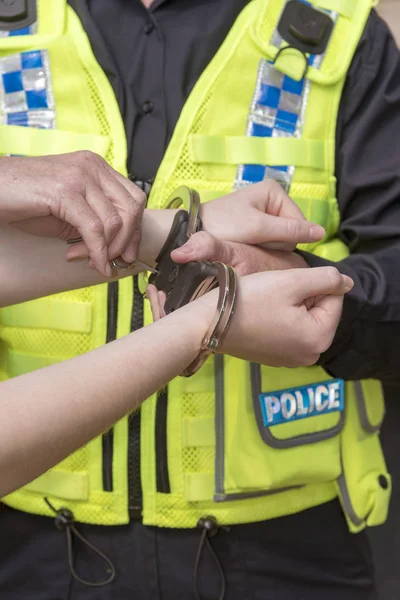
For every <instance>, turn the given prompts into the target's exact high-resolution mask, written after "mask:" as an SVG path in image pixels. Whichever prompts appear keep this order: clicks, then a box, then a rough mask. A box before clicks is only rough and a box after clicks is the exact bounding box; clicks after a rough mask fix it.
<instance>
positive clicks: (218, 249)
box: [171, 231, 309, 275]
mask: <svg viewBox="0 0 400 600" xmlns="http://www.w3.org/2000/svg"><path fill="white" fill-rule="evenodd" d="M171 258H172V259H173V260H174V261H175V262H177V263H180V264H186V263H188V262H192V261H193V262H197V261H200V260H208V261H210V262H214V261H219V262H223V263H225V264H227V265H231V266H232V267H235V269H236V271H237V273H238V274H239V275H249V274H251V273H259V272H261V271H275V270H281V269H297V268H303V267H308V266H309V265H308V264H307V262H306V261H305V260H304V259H303V258H302V257H301V256H300V255H299V254H295V253H294V252H288V251H284V250H268V249H265V248H264V247H263V248H261V247H259V246H250V245H248V244H240V243H237V242H225V241H223V240H220V239H217V238H215V237H213V236H212V235H210V234H209V233H207V232H205V231H199V232H198V233H195V234H194V235H192V237H191V238H190V239H189V241H188V242H186V244H184V245H183V246H181V247H180V248H177V249H176V250H174V251H173V252H171Z"/></svg>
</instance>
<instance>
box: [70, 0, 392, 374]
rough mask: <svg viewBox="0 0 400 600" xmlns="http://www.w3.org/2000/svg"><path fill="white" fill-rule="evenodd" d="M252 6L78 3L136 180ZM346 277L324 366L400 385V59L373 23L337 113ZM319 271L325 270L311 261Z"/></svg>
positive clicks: (234, 2) (176, 1) (238, 0)
mask: <svg viewBox="0 0 400 600" xmlns="http://www.w3.org/2000/svg"><path fill="white" fill-rule="evenodd" d="M249 1H250V0H196V1H195V0H155V2H154V3H153V5H152V6H151V8H150V9H149V10H147V9H146V8H145V7H144V6H143V5H142V3H141V2H140V0H69V3H70V5H71V6H72V7H73V8H74V9H75V10H76V12H77V13H78V15H79V17H80V18H81V20H82V22H83V25H84V27H85V29H86V31H87V34H88V36H89V39H90V41H91V44H92V47H93V51H94V53H95V55H96V57H97V59H98V61H99V63H100V65H101V66H102V67H103V69H104V71H105V72H106V74H107V75H108V77H109V79H110V82H111V84H112V86H113V88H114V91H115V94H116V97H117V100H118V103H119V106H120V108H121V113H122V116H123V119H124V123H125V128H126V134H127V140H128V149H129V159H128V169H129V171H130V173H131V174H132V175H134V176H136V177H137V178H138V179H148V178H153V177H155V175H156V172H157V168H158V166H159V165H160V163H161V160H162V157H163V154H164V152H165V149H166V147H167V144H168V142H169V140H170V138H171V135H172V132H173V129H174V127H175V124H176V122H177V120H178V117H179V114H180V111H181V109H182V107H183V105H184V103H185V100H186V99H187V97H188V95H189V93H190V91H191V90H192V88H193V86H194V84H195V83H196V81H197V79H198V78H199V76H200V74H201V73H202V71H203V70H204V69H205V67H206V66H207V64H208V63H209V62H210V60H211V59H212V57H213V56H214V54H215V53H216V51H217V50H218V48H219V47H220V45H221V43H222V42H223V40H224V38H225V37H226V34H227V33H228V31H229V29H230V28H231V26H232V25H233V23H234V21H235V19H236V17H237V16H238V15H239V13H240V12H241V10H242V9H243V8H244V7H245V6H246V5H247V4H248V2H249ZM336 146H337V151H336V177H337V182H338V187H337V192H338V203H339V210H340V214H341V224H340V228H339V236H340V238H341V239H342V240H343V241H344V242H345V243H346V244H347V245H348V246H349V247H350V250H351V256H350V257H349V258H347V259H345V260H343V261H341V262H340V263H339V264H338V266H339V268H340V270H341V271H342V272H346V273H348V274H349V275H350V276H351V277H352V278H353V279H354V280H355V283H356V285H355V287H354V289H353V291H352V292H351V293H350V294H349V295H348V296H347V297H346V299H345V303H344V309H343V317H342V321H341V323H340V325H339V328H338V331H337V335H336V337H335V340H334V343H333V344H332V346H331V348H330V349H329V351H328V352H326V353H325V354H324V355H323V356H322V357H321V360H320V364H321V365H322V366H324V367H325V368H326V369H327V371H328V372H330V373H331V374H333V375H334V376H336V377H343V378H344V379H359V378H368V377H374V378H377V379H381V380H383V381H397V380H400V369H399V368H398V365H399V364H400V343H399V341H398V340H400V54H399V51H398V50H397V48H396V45H395V42H394V40H393V38H392V36H391V34H390V32H389V30H388V28H387V26H386V24H385V23H384V22H383V21H382V20H381V19H380V18H379V17H378V16H377V14H376V13H375V12H373V13H372V14H371V17H370V19H369V21H368V24H367V26H366V29H365V31H364V34H363V36H362V39H361V41H360V44H359V46H358V49H357V52H356V54H355V57H354V59H353V62H352V65H351V67H350V70H349V73H348V76H347V80H346V84H345V88H344V92H343V96H342V102H341V106H340V110H339V116H338V123H337V139H336ZM306 258H307V260H308V262H309V264H311V265H312V266H316V265H322V264H328V263H327V261H324V260H322V259H320V258H317V257H314V256H312V255H310V254H307V255H306Z"/></svg>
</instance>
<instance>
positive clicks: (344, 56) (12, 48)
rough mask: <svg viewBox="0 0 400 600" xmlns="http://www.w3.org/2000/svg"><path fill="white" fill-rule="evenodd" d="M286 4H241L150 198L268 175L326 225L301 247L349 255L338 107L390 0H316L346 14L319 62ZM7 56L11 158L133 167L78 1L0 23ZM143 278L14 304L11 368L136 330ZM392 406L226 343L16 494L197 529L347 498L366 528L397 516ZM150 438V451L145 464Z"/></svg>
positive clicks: (155, 204) (113, 521)
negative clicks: (250, 359) (375, 8)
mask: <svg viewBox="0 0 400 600" xmlns="http://www.w3.org/2000/svg"><path fill="white" fill-rule="evenodd" d="M285 4H286V2H285V0H253V1H252V2H250V3H249V4H248V5H247V7H246V8H245V9H244V10H243V11H242V12H241V14H240V15H239V17H238V18H237V20H236V22H235V24H234V25H233V27H232V29H231V31H230V33H229V34H228V36H227V38H226V39H225V41H224V43H223V44H222V46H221V48H220V49H219V51H218V52H217V54H216V55H215V57H214V58H213V60H212V61H211V62H210V64H209V65H208V67H207V68H206V69H205V71H204V72H203V74H202V75H201V77H200V78H199V80H198V82H197V84H196V86H195V88H194V89H193V91H192V93H191V94H190V96H189V98H188V100H187V102H186V104H185V106H184V108H183V110H182V113H181V116H180V118H179V121H178V123H177V125H176V128H175V131H174V135H173V137H172V140H171V142H170V144H169V147H168V149H167V151H166V154H165V156H164V159H163V161H162V164H161V166H160V168H159V170H158V173H157V177H156V180H155V182H154V185H153V188H152V192H151V194H150V198H149V202H148V206H149V208H162V207H164V206H165V203H166V200H167V198H168V196H169V194H170V192H171V191H172V190H173V189H174V188H176V187H177V186H180V185H188V186H190V187H193V188H195V189H197V190H198V191H199V192H200V195H201V199H202V201H203V202H204V201H208V200H211V199H213V198H216V197H218V196H220V195H223V194H226V193H229V192H231V191H232V189H237V188H240V187H244V186H246V185H248V184H249V183H252V182H254V181H258V180H260V179H263V178H266V177H272V178H274V179H276V180H277V181H279V182H280V183H281V184H282V185H283V186H284V187H285V188H286V189H287V190H288V191H289V193H290V195H291V197H292V198H293V199H294V200H295V201H296V202H297V203H298V205H299V206H300V208H301V209H302V210H303V212H304V214H305V216H306V217H307V218H308V219H310V220H313V221H316V222H318V223H320V224H322V225H323V226H324V227H325V229H326V232H327V233H326V237H325V238H324V240H323V241H322V242H320V243H317V244H313V245H309V246H305V247H304V248H306V249H307V250H308V251H310V252H313V253H315V254H317V255H319V256H322V257H325V258H327V259H330V260H334V261H338V260H341V259H343V258H344V257H345V256H347V255H348V249H347V248H346V247H345V245H344V244H343V243H342V242H341V241H340V240H339V238H338V237H337V230H338V224H339V211H338V207H337V201H336V191H335V187H336V186H335V177H334V167H335V129H336V121H337V113H338V107H339V102H340V98H341V93H342V88H343V85H344V81H345V78H346V74H347V71H348V68H349V65H350V63H351V60H352V57H353V55H354V52H355V49H356V47H357V44H358V42H359V40H360V37H361V34H362V32H363V30H364V27H365V24H366V21H367V18H368V16H369V13H370V10H371V6H372V5H373V4H376V2H375V1H373V0H357V1H355V0H312V1H311V4H312V6H313V7H314V8H315V9H317V10H320V11H323V12H324V13H325V14H327V15H329V17H330V18H331V19H332V21H333V22H334V26H333V31H332V34H331V38H330V41H329V44H328V47H327V49H326V51H325V53H324V54H323V55H319V56H311V57H308V56H304V55H302V54H301V53H300V52H299V51H297V50H294V49H290V48H289V49H286V50H285V51H283V52H280V54H279V56H277V53H278V50H279V49H280V48H282V47H283V46H285V44H286V43H285V42H284V41H283V40H282V37H281V36H280V34H279V32H278V30H277V24H278V22H279V19H280V16H281V14H282V10H283V9H284V7H285ZM306 61H307V63H308V65H307V63H306ZM307 67H308V68H307ZM0 69H1V70H0V72H1V73H3V75H1V77H3V79H4V75H6V78H5V80H4V81H3V88H4V89H3V104H1V105H0V123H2V124H1V125H0V153H2V154H25V155H45V154H57V153H62V152H68V151H73V150H79V149H89V150H93V151H95V152H98V153H99V154H101V155H102V156H103V157H105V158H106V159H107V160H108V161H109V162H110V164H111V165H112V166H113V167H114V168H116V169H118V170H119V171H120V172H122V173H125V168H126V166H125V165H126V140H125V134H124V127H123V123H122V120H121V116H120V113H119V109H118V105H117V102H116V100H115V97H114V94H113V91H112V89H111V87H110V84H109V82H108V80H107V79H106V76H105V74H104V73H103V71H102V70H101V68H100V66H99V65H98V63H97V62H96V60H95V58H94V56H93V53H92V50H91V47H90V44H89V41H88V39H87V36H86V34H85V32H84V30H83V28H82V25H81V23H80V21H79V19H78V17H77V16H76V14H75V13H74V11H73V10H72V9H71V8H70V7H69V6H67V4H66V2H65V0H51V1H50V0H38V20H37V23H36V25H35V26H32V27H31V28H30V30H29V31H28V32H27V31H26V30H22V31H21V32H13V35H6V34H4V33H3V36H2V37H1V38H0ZM305 70H306V76H305V78H304V77H303V74H304V72H305ZM33 71H34V72H33ZM35 77H36V80H35V81H36V84H35V85H34V86H33V85H32V79H35ZM39 80H40V84H39V83H37V82H38V81H39ZM32 87H33V88H34V90H33V91H32ZM38 90H39V91H38ZM33 92H34V93H33ZM39 92H40V93H39ZM10 94H11V95H10ZM16 94H17V95H16ZM35 94H36V95H35ZM15 106H17V108H15ZM145 283H146V280H145V276H144V275H141V276H139V278H138V279H137V280H136V283H134V282H133V280H132V278H128V279H126V280H123V281H121V282H119V283H118V284H117V283H114V284H110V285H108V286H107V285H106V284H104V285H100V286H97V287H92V288H87V289H84V290H78V291H74V292H68V293H63V294H58V295H55V296H52V297H48V298H43V299H40V300H35V301H33V302H27V303H24V304H20V305H18V306H13V307H9V308H5V309H3V310H2V311H1V313H0V344H1V346H0V350H1V353H0V370H1V377H2V378H3V379H5V378H7V377H13V376H16V375H20V374H22V373H26V372H28V371H32V370H34V369H37V368H40V367H43V366H46V365H49V364H53V363H55V362H58V361H61V360H64V359H68V358H70V357H73V356H75V355H77V354H80V353H83V352H87V351H89V350H91V349H93V348H96V347H98V346H100V345H102V344H104V343H105V342H106V341H107V340H108V339H112V338H113V337H120V336H123V335H126V334H128V333H129V332H130V331H131V328H132V324H139V325H140V321H141V318H140V317H141V310H142V306H143V296H142V292H143V291H144V286H145ZM116 301H117V303H116ZM116 306H117V308H116ZM150 321H151V316H150V310H149V306H148V304H147V302H145V305H144V322H145V323H146V324H147V323H149V322H150ZM111 368H112V366H110V369H111ZM133 369H134V365H133ZM27 393H28V394H29V390H27ZM82 393H83V394H84V386H83V387H82ZM383 416H384V403H383V397H382V392H381V386H380V383H379V382H377V381H373V380H368V381H354V382H346V383H344V382H342V381H341V380H337V379H333V378H332V377H330V376H329V375H328V374H327V373H326V372H325V371H324V369H323V368H321V367H319V366H314V367H310V368H298V369H285V368H281V369H277V368H270V367H263V366H262V367H260V366H259V365H255V364H249V363H246V362H245V361H239V360H237V359H235V358H232V357H229V356H225V357H222V356H217V357H215V358H213V359H210V360H209V361H208V362H207V363H206V365H205V366H204V367H203V368H202V369H201V371H200V372H199V373H198V374H197V375H195V376H194V377H192V378H190V379H184V378H178V379H176V380H174V381H172V382H171V383H170V385H169V386H168V391H167V392H162V393H160V394H158V395H154V396H152V397H151V398H149V399H148V400H147V401H146V402H145V403H144V404H143V406H142V408H141V410H140V413H139V414H136V415H131V416H130V417H129V418H125V419H122V420H121V421H120V422H118V423H117V424H116V425H115V426H114V428H113V429H112V431H111V432H109V433H107V434H105V435H104V436H101V437H99V438H97V439H95V440H93V441H92V442H90V443H89V444H87V445H86V446H85V447H84V448H82V449H81V450H79V451H78V452H76V453H75V454H73V455H72V456H70V457H68V458H67V459H66V460H64V461H63V462H62V463H60V464H59V465H57V466H56V467H54V468H53V469H51V470H50V471H48V472H47V473H45V474H44V475H42V476H41V477H39V478H37V479H36V480H34V481H33V482H31V483H30V484H28V485H27V486H25V487H24V488H22V489H20V490H19V491H17V492H15V493H13V494H11V495H9V496H7V497H6V498H5V499H4V502H5V503H6V504H7V505H9V506H11V507H13V508H15V509H18V510H23V511H26V512H31V513H35V514H41V515H48V516H53V515H52V513H51V511H50V510H49V508H48V506H47V505H46V503H45V501H44V497H47V498H49V499H50V501H51V502H52V504H53V505H54V506H56V507H57V508H58V507H61V506H62V507H68V508H69V509H70V510H72V512H73V513H74V516H75V519H76V520H77V521H82V522H87V523H97V524H103V525H117V524H123V523H126V522H127V521H128V520H129V518H130V514H131V515H132V514H134V512H135V509H136V513H137V509H139V510H140V511H141V512H142V518H143V522H144V523H145V524H148V525H155V526H164V527H195V526H196V524H197V522H198V520H199V519H200V518H201V517H204V516H205V515H213V516H214V517H215V518H216V519H217V521H218V522H219V523H220V524H235V523H246V522H252V521H261V520H265V519H271V518H275V517H279V516H282V515H287V514H291V513H295V512H298V511H301V510H304V509H308V508H310V507H313V506H316V505H319V504H322V503H324V502H327V501H329V500H332V499H333V498H335V497H338V498H339V500H340V502H341V504H342V507H343V511H344V513H345V515H346V518H347V521H348V524H349V527H350V529H351V530H352V531H359V530H361V529H362V528H364V527H365V526H366V525H376V524H380V523H382V522H383V521H384V520H385V518H386V514H387V508H388V503H389V497H390V476H389V475H388V473H387V471H386V466H385V462H384V458H383V455H382V451H381V448H380V443H379V428H380V425H381V423H382V419H383ZM139 436H140V437H139ZM139 444H140V462H138V461H137V460H136V461H135V462H132V456H133V452H134V453H135V457H136V459H137V458H138V455H139ZM138 469H140V473H139V470H138ZM135 471H136V472H135ZM139 475H140V477H139ZM136 503H138V504H136ZM141 503H142V505H141ZM130 511H131V512H130Z"/></svg>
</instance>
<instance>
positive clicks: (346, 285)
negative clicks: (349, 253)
mask: <svg viewBox="0 0 400 600" xmlns="http://www.w3.org/2000/svg"><path fill="white" fill-rule="evenodd" d="M342 277H343V280H344V291H345V293H347V292H350V290H352V289H353V287H354V281H353V280H352V279H351V277H348V275H342Z"/></svg>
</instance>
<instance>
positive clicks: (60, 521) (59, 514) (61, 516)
mask: <svg viewBox="0 0 400 600" xmlns="http://www.w3.org/2000/svg"><path fill="white" fill-rule="evenodd" d="M44 501H45V502H46V504H47V506H48V507H49V508H50V510H52V511H53V512H54V514H55V515H56V516H55V519H54V524H55V526H56V528H57V529H58V530H59V531H65V532H66V535H67V545H68V565H69V568H70V571H71V574H72V576H73V577H74V579H76V580H77V581H79V582H80V583H82V584H83V585H87V586H89V587H102V586H105V585H108V584H109V583H111V582H112V581H113V580H114V579H115V567H114V564H113V563H112V561H111V560H110V559H109V558H108V556H106V555H105V554H104V553H103V552H101V550H99V549H98V548H96V546H94V545H93V544H91V543H90V542H89V540H88V539H86V538H85V536H84V535H83V534H82V533H81V532H80V531H79V530H78V529H77V527H76V524H75V518H74V513H73V512H72V511H71V510H69V508H64V507H61V508H59V509H56V508H55V507H54V506H53V505H52V504H51V502H50V500H49V499H48V498H44ZM73 535H75V536H76V537H77V538H79V539H80V540H81V542H83V543H84V544H86V546H88V548H90V549H91V550H92V551H93V552H94V553H95V554H97V555H98V556H100V558H102V559H103V560H104V561H105V562H106V563H107V565H108V567H107V570H106V572H107V573H110V575H109V577H108V578H107V579H105V580H103V581H97V582H96V581H87V580H86V579H82V578H81V577H79V575H78V574H77V572H76V571H75V566H74V548H73Z"/></svg>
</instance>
